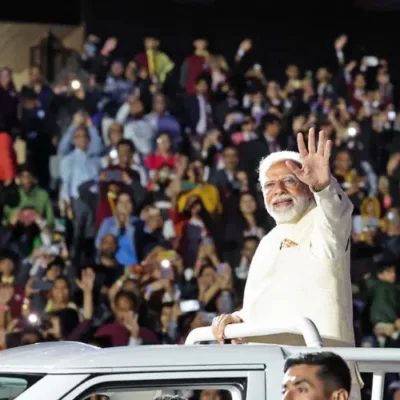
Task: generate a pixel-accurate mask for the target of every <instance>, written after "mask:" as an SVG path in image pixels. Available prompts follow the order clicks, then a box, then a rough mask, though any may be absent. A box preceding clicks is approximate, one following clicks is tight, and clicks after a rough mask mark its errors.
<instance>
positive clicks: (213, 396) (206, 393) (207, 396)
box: [199, 389, 222, 400]
mask: <svg viewBox="0 0 400 400" xmlns="http://www.w3.org/2000/svg"><path fill="white" fill-rule="evenodd" d="M221 399H222V398H221V395H220V394H219V392H218V391H217V390H211V389H209V390H202V391H201V393H200V399H199V400H221Z"/></svg>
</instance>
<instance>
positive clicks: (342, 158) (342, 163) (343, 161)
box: [335, 151, 351, 171]
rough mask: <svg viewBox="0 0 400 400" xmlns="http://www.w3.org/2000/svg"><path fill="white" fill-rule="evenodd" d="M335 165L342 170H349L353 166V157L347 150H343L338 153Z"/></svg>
mask: <svg viewBox="0 0 400 400" xmlns="http://www.w3.org/2000/svg"><path fill="white" fill-rule="evenodd" d="M335 166H336V168H338V169H339V170H341V171H349V170H350V168H351V157H350V154H349V153H347V152H346V151H341V152H339V153H338V154H337V155H336V159H335Z"/></svg>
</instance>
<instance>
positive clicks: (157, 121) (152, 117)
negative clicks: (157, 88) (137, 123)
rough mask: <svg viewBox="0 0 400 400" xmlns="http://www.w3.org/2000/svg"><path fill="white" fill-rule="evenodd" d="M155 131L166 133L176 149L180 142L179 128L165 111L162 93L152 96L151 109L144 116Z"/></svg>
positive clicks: (175, 120) (165, 105)
mask: <svg viewBox="0 0 400 400" xmlns="http://www.w3.org/2000/svg"><path fill="white" fill-rule="evenodd" d="M145 119H146V120H147V121H148V122H150V124H151V125H152V126H153V128H154V129H155V130H156V132H163V133H167V134H168V135H169V136H170V138H171V140H172V146H173V147H174V148H175V149H176V148H177V146H178V144H179V143H180V142H181V139H182V138H181V128H180V125H179V123H178V121H177V119H176V118H175V117H174V116H173V115H171V114H170V112H169V111H167V101H166V98H165V96H164V95H163V94H162V93H156V94H155V95H154V96H153V111H152V112H151V113H149V114H147V115H146V116H145Z"/></svg>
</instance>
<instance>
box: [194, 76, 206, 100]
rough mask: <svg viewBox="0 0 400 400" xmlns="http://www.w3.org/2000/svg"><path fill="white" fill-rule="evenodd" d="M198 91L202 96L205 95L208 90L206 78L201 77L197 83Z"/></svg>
mask: <svg viewBox="0 0 400 400" xmlns="http://www.w3.org/2000/svg"><path fill="white" fill-rule="evenodd" d="M196 92H197V94H198V95H200V96H205V95H206V94H207V92H208V83H207V81H206V80H205V79H201V80H200V81H198V82H197V84H196Z"/></svg>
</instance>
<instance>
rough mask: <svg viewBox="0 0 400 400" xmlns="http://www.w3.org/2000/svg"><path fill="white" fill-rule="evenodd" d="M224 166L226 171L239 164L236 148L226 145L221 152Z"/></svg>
mask: <svg viewBox="0 0 400 400" xmlns="http://www.w3.org/2000/svg"><path fill="white" fill-rule="evenodd" d="M222 159H223V162H224V166H225V168H226V169H227V170H228V171H234V170H235V169H236V168H237V166H238V164H239V156H238V152H237V150H236V149H234V148H232V147H227V148H226V149H225V150H224V151H223V153H222Z"/></svg>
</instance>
